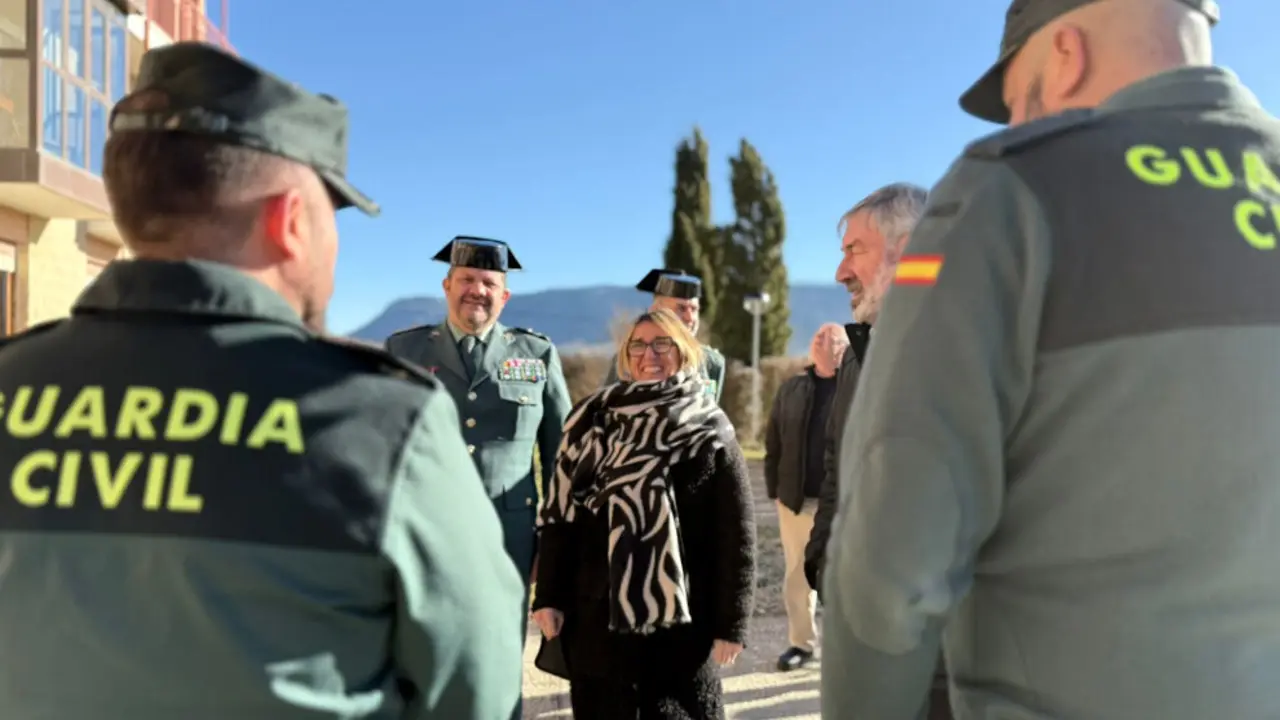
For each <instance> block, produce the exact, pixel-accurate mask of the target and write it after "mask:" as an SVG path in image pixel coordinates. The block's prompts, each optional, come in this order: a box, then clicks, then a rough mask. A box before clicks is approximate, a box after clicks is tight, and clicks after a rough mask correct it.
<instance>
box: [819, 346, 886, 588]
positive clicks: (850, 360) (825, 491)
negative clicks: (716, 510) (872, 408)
mask: <svg viewBox="0 0 1280 720" xmlns="http://www.w3.org/2000/svg"><path fill="white" fill-rule="evenodd" d="M844 328H845V332H846V333H847V334H848V335H849V343H850V345H849V350H848V351H847V352H845V354H844V359H843V360H841V362H840V369H839V370H838V371H837V372H836V397H835V400H834V401H833V402H832V405H831V414H830V415H828V416H827V427H826V433H827V443H826V446H827V451H826V452H825V453H823V463H822V464H823V469H824V472H823V475H822V492H821V493H820V494H819V495H818V510H817V512H816V513H814V516H813V530H812V531H811V532H810V533H809V543H808V544H807V545H806V546H805V548H804V575H805V577H806V578H808V580H809V587H811V588H813V589H814V590H817V591H818V594H819V595H821V594H822V570H823V567H824V566H825V564H826V555H827V542H828V541H830V540H831V523H832V522H833V521H834V520H835V517H836V506H837V505H838V504H839V495H840V480H839V477H840V476H839V473H838V468H837V467H836V460H837V458H839V457H840V440H841V438H842V436H843V435H844V425H845V421H846V420H848V419H849V410H850V408H852V407H853V393H854V390H856V389H857V387H858V375H859V373H861V372H862V361H863V360H864V359H866V357H867V346H868V344H870V341H871V327H870V326H869V325H865V324H860V323H850V324H848V325H845V326H844Z"/></svg>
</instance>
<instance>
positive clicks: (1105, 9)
mask: <svg viewBox="0 0 1280 720" xmlns="http://www.w3.org/2000/svg"><path fill="white" fill-rule="evenodd" d="M1212 62H1213V53H1212V45H1211V42H1210V39H1209V20H1208V18H1206V17H1205V16H1204V14H1203V13H1201V12H1199V11H1197V10H1195V9H1193V8H1191V7H1190V6H1188V5H1186V4H1184V3H1181V2H1178V1H1177V0H1098V2H1093V3H1090V4H1088V5H1085V6H1083V7H1081V8H1079V9H1077V10H1074V11H1072V12H1069V13H1066V14H1064V15H1063V16H1062V17H1059V18H1058V19H1056V20H1054V21H1053V22H1051V23H1049V24H1048V25H1046V26H1045V27H1044V28H1042V29H1041V30H1040V31H1039V32H1037V33H1036V34H1034V35H1032V36H1031V39H1030V40H1028V41H1027V44H1026V46H1025V47H1023V49H1022V50H1021V51H1020V52H1019V53H1018V54H1017V55H1016V56H1015V57H1014V59H1013V62H1011V63H1010V64H1009V67H1008V70H1007V72H1006V73H1005V80H1004V100H1005V104H1006V105H1008V107H1009V110H1010V113H1011V120H1010V124H1011V125H1017V124H1020V123H1024V122H1028V121H1030V120H1035V119H1037V118H1040V117H1044V116H1046V115H1051V114H1053V113H1057V112H1061V111H1063V110H1069V109H1072V108H1091V107H1097V106H1098V105H1100V104H1101V103H1103V102H1104V101H1106V99H1107V98H1109V97H1111V95H1113V94H1115V93H1116V92H1117V91H1119V90H1121V89H1122V88H1124V87H1127V86H1129V85H1132V84H1133V83H1135V82H1138V81H1140V80H1143V79H1145V78H1148V77H1150V76H1152V75H1156V74H1158V73H1161V72H1164V71H1166V70H1172V69H1175V68H1178V67H1187V66H1197V65H1209V64H1211V63H1212Z"/></svg>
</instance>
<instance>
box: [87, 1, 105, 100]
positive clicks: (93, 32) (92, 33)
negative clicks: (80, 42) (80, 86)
mask: <svg viewBox="0 0 1280 720" xmlns="http://www.w3.org/2000/svg"><path fill="white" fill-rule="evenodd" d="M89 66H90V67H89V80H90V81H92V83H93V89H94V90H97V91H98V92H100V93H102V94H103V95H106V94H107V16H106V15H103V14H102V10H101V9H99V8H98V6H96V5H95V6H93V14H92V16H91V18H90V21H89Z"/></svg>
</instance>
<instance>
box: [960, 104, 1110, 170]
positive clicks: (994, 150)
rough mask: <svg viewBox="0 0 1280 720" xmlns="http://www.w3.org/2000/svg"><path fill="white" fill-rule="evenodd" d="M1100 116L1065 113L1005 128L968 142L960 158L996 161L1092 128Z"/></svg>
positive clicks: (1091, 112) (1095, 114) (1079, 111)
mask: <svg viewBox="0 0 1280 720" xmlns="http://www.w3.org/2000/svg"><path fill="white" fill-rule="evenodd" d="M1099 117H1101V116H1100V115H1098V113H1096V112H1094V111H1093V110H1087V109H1085V110H1067V111H1066V112H1061V113H1058V114H1057V115H1051V116H1049V117H1047V118H1043V119H1041V120H1036V121H1034V122H1029V123H1026V124H1025V125H1017V126H1014V127H1011V128H1006V129H1004V130H1001V131H999V132H995V133H992V134H990V135H988V136H986V137H984V138H980V139H978V140H975V141H974V142H972V143H970V144H969V146H968V147H966V148H965V149H964V156H965V157H967V158H973V159H976V160H998V159H1000V158H1003V157H1008V156H1010V155H1016V154H1018V153H1020V152H1022V151H1024V150H1028V149H1030V148H1033V147H1035V146H1036V145H1039V144H1040V143H1043V142H1046V141H1048V140H1052V139H1053V138H1056V137H1058V136H1061V135H1065V134H1066V133H1069V132H1074V131H1076V130H1080V129H1083V128H1086V127H1089V126H1091V125H1093V123H1094V122H1095V121H1097V120H1098V118H1099Z"/></svg>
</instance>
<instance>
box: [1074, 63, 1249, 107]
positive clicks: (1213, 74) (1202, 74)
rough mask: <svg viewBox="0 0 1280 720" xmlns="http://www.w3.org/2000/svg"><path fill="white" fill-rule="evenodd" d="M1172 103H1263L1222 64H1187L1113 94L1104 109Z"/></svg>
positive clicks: (1198, 104)
mask: <svg viewBox="0 0 1280 720" xmlns="http://www.w3.org/2000/svg"><path fill="white" fill-rule="evenodd" d="M1169 107H1189V108H1193V107H1201V108H1204V107H1208V108H1231V107H1236V108H1249V109H1258V108H1261V107H1262V104H1261V103H1260V102H1258V97H1257V96H1256V95H1254V94H1253V91H1252V90H1250V89H1249V88H1247V87H1245V85H1244V83H1242V82H1240V78H1239V77H1237V76H1236V74H1235V73H1233V72H1231V71H1230V70H1228V69H1226V68H1220V67H1187V68H1178V69H1176V70H1169V71H1168V72H1163V73H1160V74H1159V75H1153V76H1151V77H1149V78H1147V79H1145V80H1140V81H1138V82H1136V83H1134V84H1132V85H1130V86H1128V87H1126V88H1124V89H1122V90H1120V91H1119V92H1117V93H1116V94H1115V95H1112V96H1111V97H1110V98H1109V99H1108V100H1107V101H1106V102H1104V103H1102V105H1101V106H1100V107H1099V108H1098V110H1099V111H1101V112H1104V113H1106V112H1117V111H1120V112H1123V111H1125V110H1148V109H1157V108H1169Z"/></svg>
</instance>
